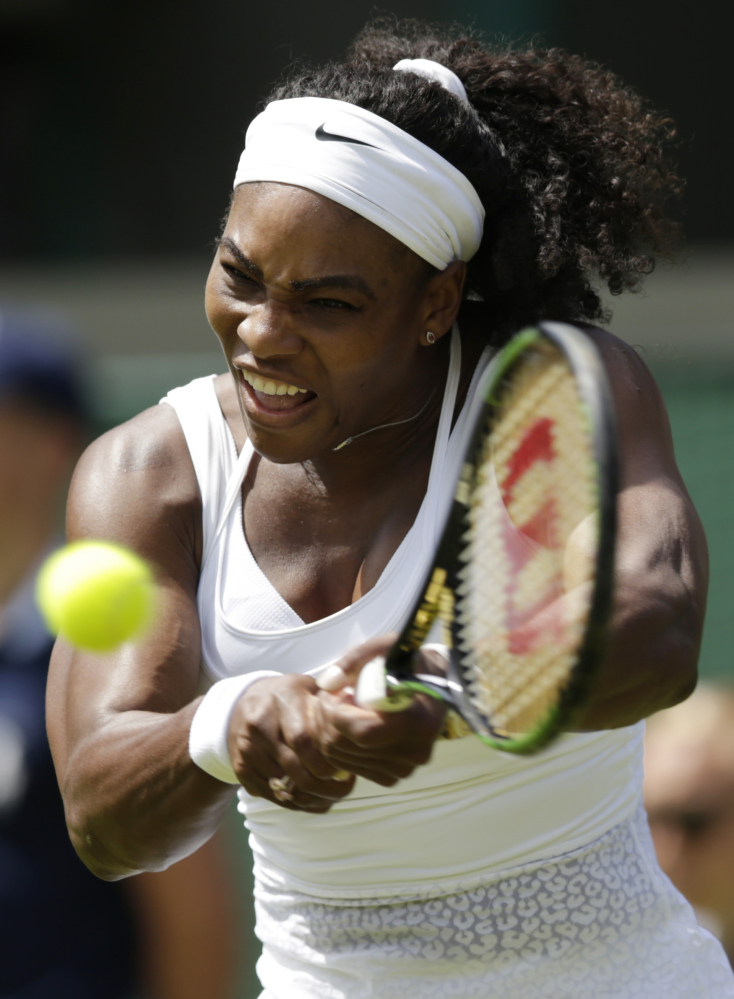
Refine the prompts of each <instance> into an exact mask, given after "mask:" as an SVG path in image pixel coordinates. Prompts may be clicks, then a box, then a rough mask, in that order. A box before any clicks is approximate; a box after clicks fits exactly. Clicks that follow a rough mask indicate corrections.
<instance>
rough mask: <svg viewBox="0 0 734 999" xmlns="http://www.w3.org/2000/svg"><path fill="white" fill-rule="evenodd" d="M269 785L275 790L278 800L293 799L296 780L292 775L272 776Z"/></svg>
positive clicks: (274, 795) (274, 794)
mask: <svg viewBox="0 0 734 999" xmlns="http://www.w3.org/2000/svg"><path fill="white" fill-rule="evenodd" d="M268 787H269V788H270V790H271V791H272V792H273V797H274V798H275V800H276V801H293V792H294V791H295V789H296V782H295V781H294V780H293V778H292V777H287V776H286V777H271V778H270V780H269V781H268Z"/></svg>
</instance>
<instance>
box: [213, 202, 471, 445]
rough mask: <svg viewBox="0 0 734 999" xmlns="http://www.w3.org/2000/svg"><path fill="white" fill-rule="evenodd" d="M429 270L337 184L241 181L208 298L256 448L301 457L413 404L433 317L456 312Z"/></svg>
mask: <svg viewBox="0 0 734 999" xmlns="http://www.w3.org/2000/svg"><path fill="white" fill-rule="evenodd" d="M429 272H430V269H429V268H428V267H427V265H425V264H424V262H423V261H422V260H420V258H419V257H417V256H416V255H415V254H414V253H412V252H411V251H410V250H408V249H407V248H405V247H403V246H402V244H400V243H399V242H398V241H397V240H395V239H393V237H392V236H390V235H389V234H388V233H386V232H384V231H383V230H381V229H379V228H378V227H377V226H375V225H373V224H372V223H371V222H368V221H367V220H366V219H363V218H361V217H360V216H358V215H356V214H355V213H354V212H351V211H349V210H348V209H346V208H343V207H342V206H341V205H337V204H336V203H335V202H333V201H330V200H329V199H328V198H324V197H322V196H321V195H318V194H314V193H313V192H311V191H307V190H305V189H303V188H299V187H292V186H289V185H286V184H274V183H261V184H246V185H242V186H241V187H239V188H238V190H237V192H236V195H235V198H234V202H233V205H232V208H231V211H230V214H229V218H228V221H227V225H226V228H225V231H224V234H223V237H222V240H221V243H220V246H219V249H218V251H217V254H216V257H215V259H214V263H213V265H212V269H211V273H210V275H209V280H208V283H207V292H206V308H207V315H208V318H209V322H210V323H211V325H212V328H213V329H214V331H215V332H216V334H217V336H218V337H219V339H220V340H221V342H222V346H223V348H224V352H225V355H226V357H227V361H228V363H229V365H230V369H231V371H232V373H233V375H234V378H235V384H236V387H237V392H238V396H239V403H240V408H241V411H242V415H243V418H244V421H245V425H246V430H247V433H248V436H249V437H250V439H251V440H252V442H253V445H254V446H255V448H256V450H257V451H259V452H260V453H261V454H264V455H265V456H266V457H268V458H270V459H271V460H273V461H276V462H294V461H304V460H308V459H310V458H313V457H315V456H317V455H318V454H320V453H322V452H326V451H330V450H331V449H333V448H334V447H336V446H337V445H338V444H340V443H341V442H342V441H343V440H345V439H346V438H347V437H350V436H353V435H356V434H358V433H360V432H362V431H364V430H368V429H370V428H371V427H374V426H377V425H378V424H381V423H387V422H391V421H397V420H399V419H401V418H404V417H406V416H410V415H412V414H413V413H415V411H416V409H418V408H419V407H420V404H421V403H422V402H423V401H425V398H426V395H427V392H430V390H431V377H433V379H434V381H435V367H434V364H433V358H431V357H429V356H428V351H429V350H430V348H426V347H425V346H423V344H424V343H425V340H424V339H423V338H424V336H425V331H426V329H432V331H433V332H434V333H435V334H436V335H437V336H438V335H440V334H442V333H444V332H445V330H444V329H439V328H437V320H438V323H439V324H440V323H441V322H443V325H445V326H446V329H448V328H450V325H451V321H452V320H453V315H451V316H450V317H449V318H448V319H446V318H445V317H444V318H443V319H438V316H437V313H436V309H435V306H436V302H437V301H438V299H440V300H441V302H443V303H444V304H445V301H444V300H445V298H446V295H445V294H443V295H442V294H439V295H438V298H437V295H436V292H435V289H434V285H435V284H436V283H439V284H440V283H441V281H440V277H439V276H438V275H435V272H433V276H431V273H429ZM459 293H460V282H459ZM456 307H457V308H458V301H457V302H456ZM445 311H446V310H445V308H444V312H445ZM449 311H450V310H449ZM442 316H443V313H442ZM432 320H433V322H432V325H426V323H431V321H432ZM433 349H434V350H435V348H433ZM432 372H433V375H432V374H431V373H432Z"/></svg>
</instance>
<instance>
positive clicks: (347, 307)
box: [310, 298, 361, 312]
mask: <svg viewBox="0 0 734 999" xmlns="http://www.w3.org/2000/svg"><path fill="white" fill-rule="evenodd" d="M310 304H311V305H318V306H319V307H320V308H322V309H332V310H334V311H339V310H344V311H347V312H361V309H360V308H359V307H358V306H356V305H352V304H351V302H345V301H343V300H342V299H340V298H312V299H311V302H310Z"/></svg>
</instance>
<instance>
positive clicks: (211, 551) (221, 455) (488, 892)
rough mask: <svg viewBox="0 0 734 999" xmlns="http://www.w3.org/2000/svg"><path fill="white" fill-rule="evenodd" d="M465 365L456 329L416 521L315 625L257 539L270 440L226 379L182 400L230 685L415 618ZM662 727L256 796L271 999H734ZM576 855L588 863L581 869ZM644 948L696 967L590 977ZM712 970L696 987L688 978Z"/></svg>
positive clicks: (219, 648) (448, 477)
mask: <svg viewBox="0 0 734 999" xmlns="http://www.w3.org/2000/svg"><path fill="white" fill-rule="evenodd" d="M483 364H486V358H485V359H483ZM483 364H482V365H480V367H479V369H478V371H477V375H476V376H475V381H474V382H473V385H472V387H473V386H474V385H475V384H476V379H477V378H478V377H479V374H480V371H481V368H482V367H483ZM459 371H460V346H459V341H458V334H454V337H453V339H452V357H451V366H450V371H449V375H448V378H447V384H446V390H445V394H444V402H443V408H442V412H441V418H440V421H439V427H438V431H437V438H436V445H435V450H434V458H433V463H432V467H431V473H430V478H429V484H428V489H427V492H426V496H425V499H424V501H423V504H422V506H421V509H420V511H419V513H418V516H417V517H416V521H415V523H414V525H413V527H412V528H411V530H410V531H409V532H408V534H407V535H406V537H405V538H404V540H403V542H402V544H401V545H400V546H399V548H398V550H397V551H396V553H395V555H394V556H393V558H392V559H391V560H390V562H389V564H388V566H387V567H386V569H385V571H384V572H383V574H382V576H381V577H380V579H379V580H378V582H377V584H376V586H375V587H374V588H373V589H372V590H371V591H370V592H369V593H367V594H366V595H365V596H364V597H362V598H361V599H359V600H358V601H356V602H355V603H354V604H352V605H351V606H350V607H347V608H345V609H344V610H342V611H340V612H339V613H337V614H334V615H332V616H330V617H328V618H325V619H323V620H321V621H317V622H314V623H312V624H304V623H303V622H302V621H301V619H300V618H299V617H298V616H297V615H296V614H295V612H294V611H293V610H292V608H290V607H289V606H288V605H287V604H286V603H285V601H284V600H283V599H282V597H281V596H280V595H279V594H278V593H277V591H276V590H275V588H274V587H273V586H272V584H271V583H270V582H269V581H268V579H267V578H266V577H265V576H264V574H263V573H262V571H261V570H260V569H259V567H258V566H257V564H256V562H255V560H254V558H253V556H252V554H251V552H250V551H249V548H248V546H247V542H246V539H245V535H244V527H243V516H242V502H241V483H242V481H243V478H244V475H245V473H246V470H247V467H248V464H249V461H250V460H251V458H252V456H253V449H252V447H251V445H249V443H248V444H247V445H246V446H245V447H244V448H243V451H242V453H241V454H240V455H239V457H238V456H237V454H236V448H235V444H234V440H233V438H232V436H231V434H230V432H229V430H228V428H227V425H226V422H225V420H224V418H223V416H222V413H221V410H220V407H219V404H218V401H217V398H216V394H215V392H214V387H213V381H212V379H211V378H208V379H198V380H196V381H195V382H192V383H191V384H190V385H188V386H185V387H183V388H180V389H175V390H173V391H172V392H171V393H169V395H168V396H167V397H166V399H165V400H163V401H165V402H167V403H169V404H170V405H171V406H173V408H174V409H175V410H176V412H177V414H178V416H179V419H180V422H181V425H182V428H183V431H184V434H185V437H186V440H187V443H188V447H189V451H190V453H191V457H192V461H193V465H194V469H195V472H196V475H197V479H198V482H199V487H200V489H201V495H202V507H203V523H204V548H203V558H202V569H201V579H200V585H199V591H198V604H199V612H200V616H201V627H202V648H203V652H202V655H203V668H204V670H205V671H206V673H207V674H208V676H209V678H210V679H211V680H214V681H216V680H220V679H224V678H226V677H229V676H233V675H237V674H240V673H245V672H250V671H255V670H262V669H270V670H277V671H279V672H282V673H292V672H317V671H318V670H319V668H320V667H322V666H323V664H325V663H327V662H330V661H332V660H334V659H336V658H338V657H339V656H340V655H341V654H343V652H344V651H346V649H348V648H349V647H350V646H352V645H355V644H357V643H359V642H361V641H363V640H364V639H366V638H368V637H371V636H374V635H380V634H383V633H385V632H387V631H390V630H392V629H394V628H395V627H397V626H398V625H399V624H400V622H401V621H402V620H403V619H404V617H405V615H406V613H407V611H408V609H409V607H410V606H411V605H412V603H413V601H414V599H415V596H416V590H417V587H418V586H419V585H420V582H421V581H422V579H423V577H424V575H425V572H426V571H427V568H428V566H429V564H430V561H431V558H432V553H433V551H434V546H435V541H436V538H437V535H438V531H439V530H440V525H441V520H442V514H443V511H444V510H445V509H446V505H447V503H448V501H449V500H450V495H451V487H452V484H453V481H454V476H453V470H454V469H455V468H456V467H457V466H458V461H459V460H460V444H461V440H462V428H463V423H464V420H465V417H466V407H464V411H463V412H462V414H461V415H460V417H459V419H458V421H457V424H456V426H455V428H454V431H453V432H451V418H452V413H453V409H454V403H455V398H456V391H457V387H458V379H459ZM642 728H643V727H642V724H639V725H635V726H632V727H631V728H628V729H619V730H615V731H607V732H595V733H591V734H579V735H572V734H568V735H564V736H562V737H561V738H560V739H559V740H558V741H557V742H556V743H555V744H554V745H553V746H552V747H551V748H550V749H548V750H546V751H545V752H543V753H542V754H540V755H538V756H536V757H518V756H511V755H509V754H504V753H499V752H495V751H492V750H489V749H487V747H485V746H484V745H483V744H482V743H481V742H480V741H479V740H478V739H475V738H473V737H468V738H465V739H460V740H455V741H450V742H439V743H437V744H436V746H435V749H434V754H433V758H432V760H431V762H430V763H429V764H428V765H426V766H425V767H420V768H418V770H417V771H416V772H415V773H414V774H413V775H412V776H411V777H410V778H408V779H407V780H405V781H401V782H400V783H399V784H398V785H396V786H395V787H394V788H382V787H379V786H378V785H375V784H372V783H370V782H369V781H365V780H362V779H358V780H357V782H356V785H355V788H354V790H353V792H352V793H351V794H350V795H349V796H348V797H347V798H346V799H344V800H343V801H341V802H339V803H337V804H336V805H334V806H333V807H332V809H331V811H330V812H329V813H328V814H326V815H312V814H307V813H303V812H291V811H287V810H285V809H282V808H279V807H278V806H277V805H274V804H271V803H270V802H268V801H266V800H264V799H261V798H251V797H250V796H249V795H248V794H247V793H246V792H245V791H244V789H241V790H240V791H239V798H240V805H239V808H240V811H241V812H242V813H243V814H244V815H245V816H246V825H247V827H248V829H249V830H250V834H251V835H250V843H251V846H252V849H253V853H254V856H255V874H256V884H257V888H256V903H257V910H258V927H257V932H258V935H259V936H260V937H261V939H262V940H263V943H264V953H263V957H262V958H261V961H260V963H259V965H258V971H259V973H260V976H261V979H262V981H263V985H264V986H265V988H266V993H264V999H265V997H267V999H311V997H315V996H319V997H327V996H328V997H333V999H358V997H361V996H365V997H366V996H372V997H379V999H387V997H388V996H392V995H395V996H398V995H400V997H401V999H423V997H424V996H429V995H430V996H436V997H444V996H446V997H448V996H454V995H456V996H464V995H466V996H469V995H473V996H482V997H484V996H494V995H497V996H499V995H501V996H502V997H503V999H531V997H533V996H538V997H541V996H547V997H552V999H570V997H572V996H573V997H576V996H579V997H581V996H584V997H587V996H588V999H592V997H593V999H596V997H597V996H602V995H604V996H608V997H609V999H612V997H613V999H631V997H632V996H637V995H638V994H639V995H643V994H644V995H645V996H646V997H653V996H654V997H656V999H657V997H658V996H659V999H668V997H680V999H701V997H707V999H708V997H710V999H723V997H727V999H734V979H732V976H731V973H730V972H727V970H726V969H727V968H728V965H727V963H726V958H725V957H724V956H723V952H722V951H721V948H720V946H719V945H718V944H717V943H716V942H715V941H714V940H713V938H712V937H710V935H709V934H707V933H706V931H704V930H700V929H699V928H698V927H697V925H696V922H695V918H694V916H693V913H692V910H691V909H690V906H688V905H687V903H686V902H685V901H684V900H683V899H682V898H681V897H680V896H679V895H678V894H677V893H676V892H675V889H673V888H672V886H670V884H669V883H668V882H667V879H665V878H664V876H663V875H662V874H661V872H660V871H659V869H658V868H657V865H656V862H655V859H654V854H652V852H651V849H652V848H651V846H650V844H649V836H648V835H647V833H646V831H645V830H644V829H643V832H642V833H641V832H640V819H639V810H640V808H641V784H642V746H641V740H642ZM636 816H637V818H636ZM642 826H643V827H645V823H644V817H643V821H642ZM621 843H624V844H625V846H624V849H622V848H621V847H620V846H619V844H621ZM630 857H633V858H634V862H631V861H630ZM576 864H581V865H582V867H583V869H584V871H585V872H586V873H585V874H583V875H580V874H579V875H577V874H574V873H573V872H574V871H575V869H576V868H575V866H574V865H576ZM569 865H570V866H569ZM615 892H616V895H615V894H614V893H615ZM610 893H612V894H610ZM530 896H532V898H533V900H534V901H532V902H531V901H530ZM671 899H672V900H673V901H671ZM454 911H455V912H456V915H455V916H451V918H449V917H447V916H446V915H445V914H444V915H442V913H444V912H445V913H452V912H454ZM459 913H464V915H463V916H460V915H458V914H459ZM518 919H521V923H518V922H517V920H518ZM518 926H519V927H520V928H519V929H518ZM532 927H534V929H532V932H530V930H531V928H532ZM498 933H499V934H500V936H498ZM633 938H634V939H633ZM683 939H685V940H686V941H690V942H689V943H687V944H686V946H685V947H682V946H681V940H683ZM462 941H463V942H462ZM493 941H494V942H493ZM513 941H514V943H513ZM582 944H583V945H584V946H583V951H582V953H581V954H580V955H579V954H578V952H579V949H580V948H581V947H582ZM623 944H624V945H625V946H626V947H628V948H630V947H631V948H632V949H631V950H629V952H627V951H625V950H624V946H623ZM462 947H463V948H464V950H463V951H462V950H461V948H462ZM457 948H458V949H457ZM643 951H644V952H645V953H647V954H653V952H654V958H653V957H651V958H650V960H651V961H653V963H654V965H655V967H656V968H657V967H659V968H663V967H664V966H666V965H667V966H670V967H671V968H673V967H675V968H676V969H677V970H676V973H675V975H674V978H675V983H677V984H675V987H674V988H671V989H667V987H666V988H665V989H663V987H662V984H661V985H660V988H659V989H658V991H650V990H648V991H647V992H638V991H631V990H630V989H629V988H628V987H627V986H626V985H625V984H624V983H623V976H621V975H616V974H611V975H610V976H608V977H609V982H610V984H609V988H608V989H607V991H603V990H601V989H600V990H599V991H597V990H596V986H594V987H593V988H591V987H590V986H588V982H585V981H584V972H583V968H585V967H587V966H590V965H594V966H595V967H597V965H598V964H599V962H602V963H603V962H604V961H605V960H606V961H611V962H613V963H616V961H620V962H623V963H624V964H625V971H626V970H627V968H628V966H629V962H630V961H633V963H634V962H637V965H636V968H637V975H638V979H639V980H640V981H642V980H649V981H653V978H649V979H645V977H644V975H645V973H646V971H645V967H646V965H645V960H643ZM567 953H568V955H569V956H568V958H564V959H563V960H560V958H561V957H562V956H563V955H564V954H567ZM462 955H463V956H462ZM574 955H575V956H574ZM594 955H596V957H595V956H594ZM597 959H598V960H597ZM584 962H586V964H585V963H584ZM459 964H461V966H462V968H463V970H462V972H461V974H460V975H459V974H458V971H457V969H458V966H459ZM643 966H644V967H643ZM574 969H576V970H574ZM686 969H688V970H686ZM648 970H649V969H648ZM651 974H652V972H651ZM655 974H657V972H655ZM457 975H458V977H457ZM574 975H576V976H577V981H576V985H575V986H574V988H575V991H574V990H573V989H572V988H571V986H570V985H569V984H568V983H569V982H570V981H571V979H572V978H573V976H574ZM569 976H570V977H569ZM691 976H693V977H691ZM655 981H659V982H661V983H662V981H663V979H660V978H659V977H658V978H656V979H655ZM666 981H667V979H666ZM693 981H695V983H696V984H695V988H694V986H693V985H691V984H686V983H690V982H693ZM717 981H718V982H723V983H724V985H721V986H720V985H719V984H715V983H716V982H717ZM727 983H728V984H727ZM656 988H657V986H656ZM675 988H677V989H678V991H675ZM614 989H616V991H615V990H614ZM584 990H586V991H584Z"/></svg>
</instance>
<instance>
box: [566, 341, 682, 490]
mask: <svg viewBox="0 0 734 999" xmlns="http://www.w3.org/2000/svg"><path fill="white" fill-rule="evenodd" d="M585 331H586V333H587V334H588V336H589V337H590V338H591V339H592V340H593V341H594V343H595V344H596V346H597V347H598V349H599V352H600V354H601V356H602V359H603V361H604V366H605V368H606V371H607V375H608V377H609V382H610V385H611V389H612V396H613V399H614V405H615V410H616V417H617V429H618V433H619V440H620V447H621V450H622V458H623V471H624V470H625V469H626V471H627V473H628V475H630V476H631V477H632V478H637V477H638V474H639V473H640V471H642V467H643V466H644V470H645V471H646V472H647V473H648V474H650V473H651V472H653V471H654V470H656V471H658V472H662V473H663V474H666V475H669V476H671V477H672V478H674V479H679V473H678V469H677V466H676V463H675V452H674V449H673V436H672V432H671V429H670V420H669V419H668V413H667V410H666V408H665V402H664V400H663V396H662V393H661V392H660V389H659V388H658V385H657V383H656V381H655V379H654V378H653V376H652V373H651V372H650V369H649V368H648V367H647V365H646V364H645V362H644V361H643V359H642V358H641V357H640V355H639V354H638V353H637V351H636V350H635V349H634V347H631V346H630V345H629V344H628V343H625V342H624V340H621V339H620V338H619V337H618V336H615V335H614V334H613V333H610V332H609V331H608V330H602V329H599V328H598V327H585Z"/></svg>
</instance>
